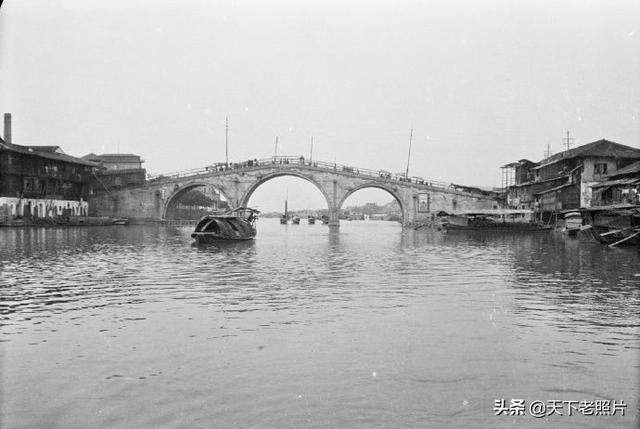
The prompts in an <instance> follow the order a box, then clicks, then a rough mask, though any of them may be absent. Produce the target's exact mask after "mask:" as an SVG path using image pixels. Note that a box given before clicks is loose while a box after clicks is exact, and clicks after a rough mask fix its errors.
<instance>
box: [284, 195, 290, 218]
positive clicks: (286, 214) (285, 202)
mask: <svg viewBox="0 0 640 429" xmlns="http://www.w3.org/2000/svg"><path fill="white" fill-rule="evenodd" d="M288 200H289V188H287V196H286V197H285V198H284V217H285V218H289V214H288V212H287V205H288V203H289V201H288Z"/></svg>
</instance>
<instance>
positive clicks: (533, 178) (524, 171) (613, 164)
mask: <svg viewBox="0 0 640 429" xmlns="http://www.w3.org/2000/svg"><path fill="white" fill-rule="evenodd" d="M637 160H640V149H637V148H633V147H630V146H625V145H621V144H619V143H614V142H611V141H608V140H598V141H596V142H592V143H589V144H586V145H583V146H579V147H576V148H573V149H570V150H567V151H564V152H560V153H557V154H555V155H552V156H550V157H548V158H545V159H543V160H542V161H540V162H538V163H532V162H531V161H528V160H521V161H518V162H516V163H511V164H507V165H505V166H503V167H502V168H513V169H515V174H514V176H515V183H514V184H513V185H511V186H509V187H508V189H507V190H506V194H507V198H506V199H507V204H508V207H510V208H514V209H532V210H534V211H535V212H536V213H537V215H538V217H539V218H547V217H548V216H550V214H551V213H553V212H558V211H562V210H569V209H576V208H580V207H590V206H591V200H592V192H593V189H592V188H593V187H594V186H595V185H597V184H598V183H600V182H602V181H604V180H606V179H607V178H608V177H609V176H610V175H612V174H615V172H617V171H619V170H621V169H623V168H625V167H627V166H628V165H630V164H632V163H633V162H635V161H637Z"/></svg>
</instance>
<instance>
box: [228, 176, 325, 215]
mask: <svg viewBox="0 0 640 429" xmlns="http://www.w3.org/2000/svg"><path fill="white" fill-rule="evenodd" d="M287 176H288V177H297V178H299V179H302V180H304V181H306V182H308V183H311V184H312V185H313V186H314V187H315V188H316V189H317V190H318V191H320V194H322V196H323V198H324V200H325V203H326V204H327V208H328V209H329V211H330V212H331V210H332V204H331V199H330V198H329V195H328V194H327V191H326V190H325V189H324V187H323V186H322V184H320V183H319V182H318V181H316V180H315V179H314V178H313V177H312V176H309V175H306V174H303V173H300V172H297V171H276V172H273V173H270V174H266V175H264V176H261V177H260V178H258V180H256V181H255V182H254V183H252V184H251V185H250V186H249V187H248V188H247V190H246V191H245V192H244V194H243V195H242V197H241V198H240V201H239V203H240V206H248V205H249V200H250V199H251V196H252V195H253V194H254V192H255V191H256V190H257V189H258V188H259V187H260V186H261V185H264V184H265V183H267V182H269V181H270V180H273V179H276V178H281V177H287Z"/></svg>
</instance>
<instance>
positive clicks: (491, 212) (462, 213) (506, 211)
mask: <svg viewBox="0 0 640 429" xmlns="http://www.w3.org/2000/svg"><path fill="white" fill-rule="evenodd" d="M521 214H522V215H524V214H533V211H532V210H516V209H513V210H512V209H493V210H448V211H445V210H441V211H439V212H438V216H481V215H485V216H502V215H521Z"/></svg>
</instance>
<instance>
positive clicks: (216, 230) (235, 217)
mask: <svg viewBox="0 0 640 429" xmlns="http://www.w3.org/2000/svg"><path fill="white" fill-rule="evenodd" d="M258 213H260V212H259V211H258V210H254V209H250V208H248V207H238V208H236V209H233V210H229V211H226V212H224V213H222V214H210V215H206V216H203V217H202V219H200V221H199V222H198V224H197V225H196V229H195V231H194V232H193V233H192V234H191V237H192V238H195V240H196V242H197V243H200V244H202V243H214V242H216V241H219V240H251V239H253V238H254V237H255V236H256V233H257V231H256V226H255V222H256V218H257V215H258Z"/></svg>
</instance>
